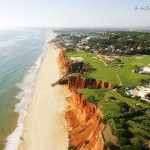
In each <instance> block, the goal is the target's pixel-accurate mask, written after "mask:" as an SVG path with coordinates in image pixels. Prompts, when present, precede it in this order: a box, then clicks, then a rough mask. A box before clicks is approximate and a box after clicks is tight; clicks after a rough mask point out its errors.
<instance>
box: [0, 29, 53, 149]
mask: <svg viewBox="0 0 150 150" xmlns="http://www.w3.org/2000/svg"><path fill="white" fill-rule="evenodd" d="M50 35H51V31H50V29H46V28H0V149H3V148H4V143H5V142H6V136H7V135H8V134H10V133H12V130H13V128H14V127H15V125H16V119H17V118H18V117H17V115H16V113H15V112H18V113H19V120H18V125H17V126H18V128H17V129H16V130H15V132H14V133H12V134H11V135H10V136H9V138H8V141H7V145H8V147H6V149H9V150H15V149H16V145H17V144H18V142H17V141H18V140H19V137H20V135H21V130H22V128H23V127H22V121H23V118H24V116H25V115H26V113H27V111H26V109H27V105H28V103H29V101H30V97H31V93H32V90H33V88H34V81H35V76H36V73H37V70H38V68H39V65H40V61H41V57H42V55H43V51H44V49H45V48H46V43H47V40H48V38H49V37H50ZM18 102H19V103H18ZM16 103H18V105H17V107H16V108H15V104H16ZM14 109H15V112H14ZM14 137H15V140H14ZM12 144H13V145H12ZM10 145H11V147H10Z"/></svg>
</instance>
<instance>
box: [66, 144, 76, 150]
mask: <svg viewBox="0 0 150 150" xmlns="http://www.w3.org/2000/svg"><path fill="white" fill-rule="evenodd" d="M68 150H77V147H76V146H75V145H73V146H69V147H68Z"/></svg>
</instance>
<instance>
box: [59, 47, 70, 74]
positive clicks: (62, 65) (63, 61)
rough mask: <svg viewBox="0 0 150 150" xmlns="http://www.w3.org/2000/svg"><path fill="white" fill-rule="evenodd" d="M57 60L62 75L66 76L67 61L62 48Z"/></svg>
mask: <svg viewBox="0 0 150 150" xmlns="http://www.w3.org/2000/svg"><path fill="white" fill-rule="evenodd" d="M58 59H59V65H60V70H61V72H62V74H63V75H66V74H67V73H68V68H69V61H68V60H67V58H66V57H65V50H64V49H63V48H61V49H60V52H59V58H58Z"/></svg>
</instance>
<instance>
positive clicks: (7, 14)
mask: <svg viewBox="0 0 150 150" xmlns="http://www.w3.org/2000/svg"><path fill="white" fill-rule="evenodd" d="M136 6H138V9H135V7H136ZM141 6H142V7H145V6H148V7H149V8H150V0H0V27H141V26H150V9H149V10H141V9H140V7H141Z"/></svg>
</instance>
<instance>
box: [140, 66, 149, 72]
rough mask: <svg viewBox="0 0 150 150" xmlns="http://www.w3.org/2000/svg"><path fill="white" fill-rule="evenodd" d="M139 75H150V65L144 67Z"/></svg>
mask: <svg viewBox="0 0 150 150" xmlns="http://www.w3.org/2000/svg"><path fill="white" fill-rule="evenodd" d="M139 73H150V64H149V65H148V66H144V67H143V68H141V69H140V70H139Z"/></svg>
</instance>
